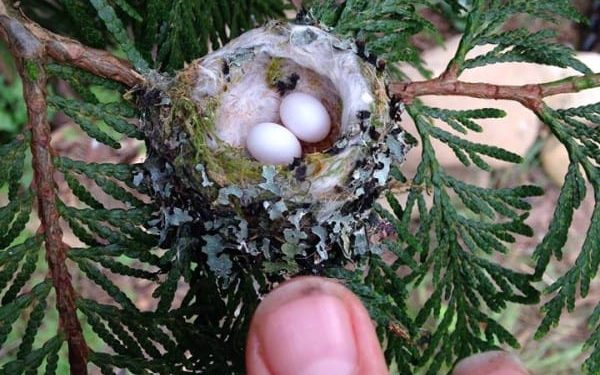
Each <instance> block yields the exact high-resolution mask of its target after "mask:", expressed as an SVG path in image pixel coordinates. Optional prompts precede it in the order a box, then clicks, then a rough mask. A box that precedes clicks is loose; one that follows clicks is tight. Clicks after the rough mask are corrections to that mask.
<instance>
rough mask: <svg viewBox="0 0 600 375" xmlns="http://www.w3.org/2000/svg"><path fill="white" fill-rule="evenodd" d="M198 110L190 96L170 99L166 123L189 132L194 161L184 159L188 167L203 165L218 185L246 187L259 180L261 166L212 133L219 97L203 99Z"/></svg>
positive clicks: (241, 150)
mask: <svg viewBox="0 0 600 375" xmlns="http://www.w3.org/2000/svg"><path fill="white" fill-rule="evenodd" d="M203 104H204V105H203V106H202V108H201V109H200V110H199V109H198V107H197V105H196V104H195V103H194V102H193V101H192V100H191V99H189V98H187V97H185V96H180V97H177V98H173V107H172V110H171V118H170V119H169V122H173V121H176V122H178V123H180V124H181V127H182V128H183V129H185V131H186V133H187V134H188V135H189V139H190V142H191V144H190V146H191V148H192V149H193V150H192V152H191V154H192V155H193V160H183V161H182V162H184V163H189V167H190V168H194V167H195V166H196V165H197V164H203V165H205V167H206V173H207V174H208V176H209V177H210V178H211V179H212V180H213V181H215V182H216V183H217V184H219V185H221V186H224V185H232V184H233V185H240V186H245V185H247V184H249V183H257V182H259V181H260V180H261V173H262V165H261V164H260V163H258V162H255V161H253V160H250V159H249V158H248V157H247V155H246V152H245V150H243V149H239V148H235V147H231V146H229V145H227V144H225V143H224V142H222V141H221V140H220V139H219V138H218V137H217V136H216V135H215V133H216V132H215V118H216V111H217V109H218V105H219V101H218V98H209V99H207V100H205V102H204V103H203Z"/></svg>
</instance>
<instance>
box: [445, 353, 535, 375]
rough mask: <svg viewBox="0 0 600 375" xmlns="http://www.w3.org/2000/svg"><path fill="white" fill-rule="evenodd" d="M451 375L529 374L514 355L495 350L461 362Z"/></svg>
mask: <svg viewBox="0 0 600 375" xmlns="http://www.w3.org/2000/svg"><path fill="white" fill-rule="evenodd" d="M452 375H529V372H528V371H527V370H525V368H524V367H523V364H522V363H521V361H520V360H519V358H518V357H517V356H516V355H514V354H512V353H509V352H504V351H500V350H495V351H489V352H484V353H479V354H475V355H472V356H470V357H467V358H465V359H463V360H461V361H460V362H458V363H457V364H456V366H455V367H454V371H452Z"/></svg>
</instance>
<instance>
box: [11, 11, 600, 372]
mask: <svg viewBox="0 0 600 375" xmlns="http://www.w3.org/2000/svg"><path fill="white" fill-rule="evenodd" d="M133 3H135V1H133ZM296 3H298V2H296ZM574 3H575V5H576V6H577V8H578V9H579V10H580V11H581V12H582V14H584V15H585V16H586V17H587V18H588V19H589V20H590V23H589V24H588V25H575V24H572V23H570V22H564V23H562V24H558V25H549V24H544V23H542V22H539V21H536V22H531V20H529V19H527V18H526V17H515V18H514V19H513V20H512V22H511V25H509V26H508V27H517V26H519V27H523V26H526V27H528V28H531V29H534V30H539V29H541V28H551V29H554V30H556V31H557V40H558V41H559V42H561V43H565V44H568V45H571V46H572V47H573V48H575V49H577V50H579V51H591V52H590V53H585V54H584V55H582V56H585V62H586V63H588V64H590V66H591V67H592V69H593V70H594V71H600V59H599V58H598V52H600V40H599V36H598V35H599V34H600V1H593V0H575V1H574ZM287 5H288V6H289V5H290V4H287ZM21 7H22V9H23V10H24V12H25V14H27V15H28V16H29V17H31V18H33V19H35V20H36V21H38V22H40V23H41V24H42V25H43V26H45V27H48V28H50V29H52V30H54V31H58V32H61V33H64V34H68V35H72V36H74V37H76V38H78V39H79V40H82V41H84V42H86V43H87V44H90V45H92V46H95V47H99V48H108V49H113V51H114V48H113V46H112V45H110V44H107V43H106V42H105V41H106V40H108V39H105V38H104V37H103V36H102V34H101V33H100V34H98V35H96V34H95V33H97V32H94V31H93V29H94V28H97V29H99V30H102V28H103V26H102V23H101V22H100V21H99V20H96V21H97V23H96V24H94V25H92V26H93V27H89V26H90V25H87V26H86V25H84V24H82V23H81V19H83V18H81V19H78V18H77V17H75V15H73V14H68V13H67V12H65V9H63V7H62V5H61V2H60V1H55V0H35V1H34V0H23V1H21ZM281 9H283V7H282V8H281ZM85 11H86V10H85V9H82V12H85ZM422 11H423V13H424V14H425V15H426V16H427V18H429V19H430V20H431V21H432V22H434V23H435V24H436V25H437V26H438V28H439V30H440V31H441V33H442V36H443V39H445V40H448V41H453V40H456V39H455V38H456V36H457V35H459V34H460V31H461V29H462V27H463V26H464V19H462V18H461V17H448V14H449V13H448V12H445V11H444V8H443V7H441V8H438V9H437V10H432V9H423V10H422ZM286 14H287V15H288V16H290V17H292V16H293V11H292V10H291V6H290V7H289V8H288V10H287V13H286ZM240 17H247V15H240ZM91 18H92V19H95V18H94V17H93V16H92V17H91ZM246 22H250V21H249V20H247V21H246ZM130 30H131V33H132V35H139V33H141V32H142V31H140V30H136V29H135V27H131V28H130ZM413 42H414V43H415V44H416V45H417V46H418V47H419V48H420V49H422V50H423V51H424V56H425V60H426V62H429V66H430V68H431V69H432V70H435V68H434V67H435V65H436V64H438V65H439V64H440V61H442V62H443V63H444V64H445V62H446V61H447V60H448V59H449V57H450V53H451V47H449V48H448V49H444V48H441V47H439V46H438V44H439V42H440V40H438V39H435V38H432V37H431V36H429V35H419V36H418V37H416V38H414V40H413ZM213 47H214V46H213V45H207V46H204V47H203V48H198V49H197V50H196V51H195V53H196V56H201V55H202V54H203V53H206V52H207V51H208V50H210V48H213ZM114 52H115V53H117V54H119V53H120V51H114ZM147 52H148V53H150V52H151V51H147ZM173 64H174V65H173V66H171V68H173V69H175V68H177V63H173ZM511 69H512V70H511ZM528 69H529V71H528ZM541 69H543V68H540V67H539V66H537V67H536V66H532V65H529V66H528V67H525V68H523V67H520V68H519V69H517V68H515V67H513V68H508V69H495V70H494V68H492V69H490V70H489V71H487V72H486V73H485V74H486V76H488V78H490V77H491V78H490V79H492V80H493V79H495V78H497V79H498V80H499V81H500V82H505V81H506V79H507V78H509V77H513V76H535V75H539V74H541V77H542V78H548V79H547V80H550V79H552V78H556V77H560V74H564V72H563V73H560V72H558V73H557V72H556V71H543V74H542V73H540V72H542V70H541ZM557 74H558V75H557ZM492 76H494V77H495V78H494V77H492ZM412 78H415V77H412ZM49 90H50V91H54V92H57V93H60V94H61V95H63V96H66V97H77V96H78V95H79V94H78V90H77V88H74V87H71V86H69V85H68V84H67V83H66V82H64V81H62V80H60V79H56V78H54V79H53V80H52V81H51V83H50V87H49ZM21 91H22V86H21V82H20V80H19V78H18V75H17V74H16V72H15V67H14V65H13V62H12V61H11V57H10V55H9V54H8V52H7V50H6V47H5V46H4V45H2V44H0V144H4V143H6V142H8V141H10V140H11V139H12V138H13V137H15V136H16V135H17V134H19V133H20V131H21V129H22V128H23V126H24V123H25V121H26V109H25V106H24V103H23V99H22V92H21ZM91 91H92V92H93V94H94V95H95V96H96V98H97V100H98V101H99V102H101V103H109V102H113V101H116V100H118V99H119V98H118V97H115V95H117V94H115V93H114V92H112V91H109V90H105V89H101V88H100V87H91ZM589 100H595V101H598V100H600V92H599V91H597V90H596V91H590V92H585V93H582V94H580V95H578V96H577V97H570V98H563V99H561V100H559V101H558V102H557V103H556V104H557V105H567V104H568V105H571V104H573V103H583V102H586V101H589ZM492 105H493V104H492ZM514 116H516V117H515V118H514V119H513V120H514V121H513V123H512V125H515V126H517V125H518V129H517V128H515V129H513V128H511V126H512V125H511V124H507V125H506V126H505V127H503V128H501V130H500V135H498V136H494V137H490V136H489V134H488V133H486V136H485V138H487V139H488V140H489V139H490V138H494V142H497V143H495V144H496V145H498V146H501V147H505V148H507V149H512V150H518V151H520V152H521V153H522V154H523V155H524V156H525V162H524V163H523V164H522V165H519V166H517V167H513V166H507V165H497V166H496V169H495V171H494V172H493V173H492V174H487V173H485V174H482V173H479V172H476V171H474V170H471V169H466V168H464V167H461V166H460V165H459V164H458V163H456V162H455V160H453V156H452V155H449V154H448V153H444V152H443V150H442V149H440V150H439V154H438V156H439V157H440V161H441V163H442V165H444V166H445V167H446V168H448V169H449V170H451V172H452V173H453V174H455V175H457V176H459V177H460V178H462V179H464V180H469V181H475V182H477V183H478V184H480V185H481V186H496V187H504V186H514V185H517V184H527V183H534V184H537V185H540V186H542V187H543V188H544V189H545V190H546V194H545V195H544V196H543V197H540V198H536V199H534V200H532V204H533V207H534V208H533V211H532V213H531V216H530V218H529V220H528V223H529V225H530V226H531V227H532V228H533V229H534V232H535V233H536V235H535V237H533V238H520V239H518V240H517V242H516V243H514V244H513V251H512V252H511V253H510V254H509V255H508V256H506V257H504V258H503V259H502V260H501V261H502V262H503V263H504V264H507V265H510V266H511V267H512V268H514V269H518V270H520V271H524V272H531V271H532V262H531V260H530V256H531V253H532V251H533V249H534V248H535V245H536V244H537V243H538V241H539V240H540V239H541V238H542V237H543V235H544V233H545V231H546V229H547V226H548V224H549V222H550V219H551V215H552V212H553V210H554V207H555V203H556V199H557V196H558V192H559V188H560V185H561V181H562V176H564V170H566V165H567V163H568V157H567V156H566V153H565V152H564V150H562V146H561V145H560V144H558V143H557V142H556V141H555V140H554V139H553V138H552V137H551V136H550V135H549V134H548V132H547V131H546V129H544V127H543V126H541V125H540V124H539V123H538V122H537V119H535V118H530V117H527V114H522V112H516V114H515V115H514ZM49 119H50V122H51V126H52V135H53V139H52V145H53V147H54V149H55V150H56V152H57V153H58V154H61V155H66V156H68V157H69V158H72V159H76V160H82V161H85V162H103V163H135V162H141V161H143V159H144V152H145V149H144V145H143V143H142V142H140V141H135V140H132V139H129V138H123V139H120V140H119V141H120V143H121V148H120V149H119V150H115V149H112V148H109V147H107V146H105V145H102V144H100V143H98V142H96V141H94V140H92V139H91V138H89V137H88V136H87V135H86V134H85V133H84V132H82V131H81V130H80V128H79V127H78V126H76V125H75V124H74V123H73V122H72V121H71V120H70V119H69V118H68V117H67V116H66V115H65V114H64V113H62V112H52V111H51V112H50V113H49ZM501 121H505V120H501ZM97 125H98V126H100V127H102V126H103V124H102V121H101V120H98V121H97ZM104 126H105V125H104ZM105 128H107V129H108V127H106V126H105ZM407 128H408V130H409V131H410V125H407ZM107 131H109V130H107ZM496 131H498V130H496ZM484 141H485V139H484ZM446 154H448V155H446ZM417 161H418V151H413V154H412V155H411V159H410V160H409V161H408V162H407V165H406V166H405V171H407V174H408V175H410V170H411V168H414V165H413V164H414V163H416V162H417ZM411 163H412V164H411ZM28 166H29V163H28V162H26V168H27V167H28ZM31 179H32V171H31V170H27V171H26V173H25V175H24V178H23V181H22V183H23V185H24V186H26V185H29V184H30V182H31ZM57 180H58V181H59V186H58V188H59V191H60V194H61V195H62V196H63V200H64V201H65V202H66V203H70V204H74V205H76V204H77V200H76V198H75V197H69V194H71V193H70V190H69V189H68V187H67V186H66V183H64V182H63V181H62V180H61V179H60V177H57ZM6 193H7V192H6V187H2V188H0V206H3V205H4V204H5V203H6ZM97 199H99V200H104V201H103V202H102V203H106V204H107V205H108V206H110V205H111V202H110V198H109V197H107V196H104V195H103V194H102V193H101V192H98V197H97ZM587 199H588V202H589V203H588V204H586V203H584V204H583V205H582V206H581V208H580V210H579V211H578V212H577V214H576V216H575V221H574V225H573V226H572V228H571V236H570V238H571V239H570V241H569V243H568V244H567V248H566V249H565V251H564V254H565V255H564V259H563V261H562V262H560V263H559V262H555V263H554V264H552V265H551V267H550V268H549V271H548V273H547V274H546V276H545V278H544V280H543V284H542V285H539V287H540V288H542V287H544V286H545V285H548V284H550V283H551V282H552V281H553V280H555V279H556V278H557V277H558V276H559V275H562V274H563V273H564V272H565V270H567V269H568V268H569V267H571V265H572V263H573V261H574V260H575V258H576V255H577V253H578V249H579V248H580V246H581V243H582V241H583V239H584V237H585V231H586V229H587V226H588V224H589V217H590V214H591V211H592V204H590V203H591V202H592V197H591V194H588V197H587ZM414 220H418V218H414ZM38 224H39V222H37V219H36V218H32V219H31V222H30V223H29V225H28V227H27V228H28V231H30V233H31V231H35V229H36V228H37V226H38ZM65 228H66V231H65V236H66V238H65V242H66V243H67V244H69V245H73V246H79V245H81V243H79V241H78V240H77V239H76V238H75V236H73V235H72V234H71V233H70V231H69V230H68V228H67V226H66V225H65ZM0 230H1V229H0ZM26 236H28V234H27V233H24V234H23V237H26ZM39 259H40V260H39V264H38V268H37V271H36V272H38V273H39V274H40V275H39V277H40V278H43V277H44V275H45V274H46V271H47V268H46V266H45V264H44V258H43V257H40V258H39ZM73 278H74V284H75V285H76V288H78V290H79V291H80V293H81V294H83V295H86V296H88V297H93V298H94V299H96V300H99V301H102V302H103V303H110V299H108V298H106V296H105V295H104V292H103V291H102V290H101V289H99V288H97V287H95V286H93V285H92V284H90V283H89V282H87V283H86V281H85V278H79V277H78V275H77V274H75V275H73ZM130 280H131V279H128V280H127V281H125V280H123V281H120V280H118V279H117V280H114V281H115V283H117V284H118V285H121V286H122V289H123V290H124V291H126V293H127V294H128V296H129V297H130V298H131V299H132V300H133V301H135V302H136V304H137V305H138V306H139V307H140V308H141V309H151V308H153V307H154V306H153V303H154V302H153V299H152V298H151V294H152V292H153V290H152V286H151V284H149V283H146V282H144V281H143V280H138V279H135V280H136V283H133V284H132V283H131V282H130ZM544 284H545V285H544ZM424 285H425V284H424ZM428 294H429V291H428V290H427V289H426V287H422V290H419V291H418V293H416V294H415V296H414V300H413V301H412V305H413V306H419V305H420V304H422V303H423V301H425V300H426V298H427V296H428ZM598 301H600V280H596V282H595V283H594V285H592V287H591V291H590V294H589V296H588V297H587V298H586V299H582V300H578V301H577V304H578V306H577V308H576V310H575V312H574V313H572V314H564V315H563V317H562V319H561V324H560V325H559V326H558V327H557V328H555V329H554V330H552V331H551V333H550V334H549V335H548V336H546V337H545V338H544V339H543V340H541V341H535V340H534V339H533V334H534V332H535V330H536V328H537V326H538V324H539V322H540V319H541V316H540V315H539V312H538V307H537V306H529V307H523V306H516V305H511V306H510V307H509V308H508V309H507V310H506V311H505V312H504V313H503V314H502V315H500V316H498V317H497V319H498V320H499V322H500V323H502V324H503V325H504V327H505V328H507V329H508V330H509V331H511V332H513V333H514V334H515V336H516V337H517V339H518V340H519V342H520V343H521V345H522V349H521V350H520V352H519V355H520V357H521V358H522V359H523V360H524V362H525V363H526V365H527V366H528V367H529V368H530V369H531V370H532V371H533V372H534V373H536V374H542V373H543V374H546V375H559V374H576V373H579V368H580V365H581V363H582V361H583V359H584V358H585V357H584V355H583V354H582V343H583V342H584V341H585V339H586V338H587V337H588V335H589V332H588V331H587V327H586V319H587V317H588V316H589V314H590V312H591V310H592V309H593V308H594V306H595V305H596V304H597V303H598ZM51 303H52V302H51ZM56 325H57V317H56V316H52V315H48V317H47V319H46V320H45V321H44V328H45V329H46V330H47V331H48V332H49V334H48V335H49V336H50V334H51V332H55V330H56ZM84 327H87V326H85V325H84ZM24 330H25V326H24V325H23V326H21V327H18V328H17V329H15V330H14V331H13V333H12V335H22V333H23V331H24ZM86 336H89V337H93V335H87V334H86ZM8 343H9V344H8V345H6V346H5V348H4V349H2V351H0V358H8V357H11V356H14V355H15V354H16V353H15V352H14V351H15V350H16V348H13V347H11V345H10V337H9V339H8ZM91 345H92V346H93V345H94V343H93V342H91ZM65 357H66V356H63V358H65ZM60 366H61V367H60V368H59V370H58V373H67V367H65V366H66V364H65V363H61V364H60Z"/></svg>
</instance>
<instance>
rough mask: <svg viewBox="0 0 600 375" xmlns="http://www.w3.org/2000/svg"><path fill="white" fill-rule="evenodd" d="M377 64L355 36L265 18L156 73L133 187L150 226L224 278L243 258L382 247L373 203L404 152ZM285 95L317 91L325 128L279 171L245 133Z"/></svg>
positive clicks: (270, 261)
mask: <svg viewBox="0 0 600 375" xmlns="http://www.w3.org/2000/svg"><path fill="white" fill-rule="evenodd" d="M384 70H385V69H384V64H382V62H381V61H377V59H375V58H372V57H367V56H365V53H364V46H361V45H360V44H357V43H356V42H354V41H352V40H342V39H339V38H338V37H336V36H335V35H333V34H331V33H329V32H328V31H326V30H323V29H321V28H319V27H315V26H308V25H294V24H287V23H281V22H272V23H269V24H267V25H266V26H264V27H261V28H257V29H254V30H251V31H248V32H246V33H245V34H243V35H242V36H240V37H238V38H237V39H235V40H233V41H231V42H230V43H229V44H227V45H226V46H224V47H223V48H221V49H219V50H218V51H215V52H213V53H211V54H209V55H207V56H205V57H203V58H201V59H199V60H196V61H194V62H192V63H191V64H189V65H188V66H187V67H186V68H185V69H184V70H183V71H181V72H180V73H179V74H178V75H177V76H176V77H175V78H174V79H165V78H163V77H160V78H156V79H154V80H153V81H154V82H155V84H154V85H153V86H152V87H149V88H147V89H146V90H145V91H144V93H143V94H142V95H141V96H140V101H141V105H142V107H143V108H145V112H144V116H143V124H144V125H143V126H144V131H145V132H146V135H147V139H148V140H149V141H148V148H149V155H150V156H149V158H148V160H147V162H146V169H147V172H146V173H145V174H144V175H143V176H141V175H140V178H139V179H138V180H139V181H138V182H139V183H142V181H143V183H145V184H146V185H147V186H148V187H149V189H150V190H151V191H152V193H153V194H154V195H155V197H156V198H157V199H158V201H159V202H161V204H162V211H161V214H160V218H158V219H157V220H156V221H155V222H153V223H152V224H153V225H154V226H155V227H156V230H157V231H159V232H160V233H161V236H162V240H163V241H166V242H171V243H172V242H173V241H175V245H176V246H177V248H178V249H180V248H181V249H183V248H192V249H194V250H197V251H196V253H200V254H203V256H205V259H206V261H207V262H208V266H209V267H210V269H211V270H212V271H213V272H215V273H216V274H217V275H218V276H220V277H223V278H227V277H228V276H230V275H231V273H232V269H233V265H234V262H236V260H240V259H244V261H245V262H246V263H247V262H248V261H250V262H251V263H253V264H262V265H264V266H265V267H267V269H268V270H270V271H272V272H279V271H286V272H291V273H295V272H311V271H313V272H316V271H315V270H316V269H317V268H318V267H317V266H318V265H319V264H322V263H323V262H324V261H326V260H331V261H336V262H339V263H343V262H345V261H346V260H347V259H353V258H355V257H357V256H360V255H362V254H365V253H366V252H369V251H371V252H377V251H379V247H378V245H377V244H373V243H371V241H370V240H369V238H370V235H371V229H370V228H372V227H373V219H374V218H373V215H372V214H371V209H372V207H373V205H374V203H375V201H376V199H377V198H378V197H379V195H380V194H381V192H382V191H383V190H384V189H386V185H387V184H388V182H389V180H390V171H391V168H392V167H393V166H394V165H395V164H398V163H401V162H402V161H403V159H404V156H405V154H406V152H407V151H408V148H409V147H408V145H407V142H406V141H405V138H404V136H405V133H404V132H403V131H402V130H401V128H400V127H399V124H398V121H399V113H398V112H399V111H400V110H401V108H400V105H399V104H398V103H393V102H392V101H391V99H390V98H389V97H388V95H387V91H386V75H385V71H384ZM290 92H302V93H306V94H310V95H312V96H314V97H315V98H317V99H319V100H320V101H321V103H322V104H323V105H324V106H325V108H326V109H327V111H328V113H329V116H330V118H331V127H332V129H331V132H330V133H329V135H328V137H327V138H326V139H324V140H323V141H321V142H319V143H302V149H303V150H302V151H303V154H302V157H301V158H297V159H295V160H294V162H293V163H291V164H290V165H288V166H273V165H264V164H263V163H260V162H258V161H256V160H254V159H253V158H252V157H251V156H250V154H249V153H248V152H247V150H246V149H245V140H246V136H247V134H248V131H249V130H250V128H251V127H252V126H254V125H256V124H258V123H262V122H279V120H280V119H279V106H280V103H281V100H282V97H283V96H284V95H285V94H287V93H290ZM142 177H143V179H142Z"/></svg>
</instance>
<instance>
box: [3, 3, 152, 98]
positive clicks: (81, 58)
mask: <svg viewBox="0 0 600 375" xmlns="http://www.w3.org/2000/svg"><path fill="white" fill-rule="evenodd" d="M0 17H5V18H6V19H7V20H6V21H5V22H4V23H5V24H6V26H7V27H10V23H9V22H8V20H10V22H11V23H13V24H19V25H20V27H21V28H25V29H27V31H29V32H30V33H31V34H32V37H33V38H34V39H36V40H37V41H38V42H39V43H41V47H42V48H43V51H42V57H43V59H44V60H45V59H47V58H52V59H53V60H55V61H56V62H58V63H62V64H68V65H72V66H74V67H76V68H79V69H82V70H84V71H87V72H90V73H92V74H95V75H97V76H99V77H103V78H106V79H110V80H112V81H115V82H120V83H123V84H124V85H126V86H127V87H134V86H137V85H141V84H143V83H144V82H145V80H144V77H143V76H142V75H141V74H139V73H138V72H136V71H135V69H133V67H132V66H131V64H130V63H129V62H127V61H125V60H123V59H120V58H118V57H116V56H114V55H112V54H111V53H109V52H106V51H102V50H98V49H95V48H90V47H87V46H84V45H83V44H81V43H79V42H77V41H75V40H73V39H70V38H66V37H63V36H60V35H58V34H55V33H52V32H50V31H48V30H45V29H43V28H41V27H40V26H38V25H37V24H35V23H33V22H30V21H28V20H25V19H22V17H18V16H17V15H14V16H11V15H10V13H9V12H8V11H7V8H6V7H5V4H3V3H2V0H0ZM7 32H8V30H3V27H2V26H0V37H2V39H4V40H6V39H7V37H6V33H7Z"/></svg>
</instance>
